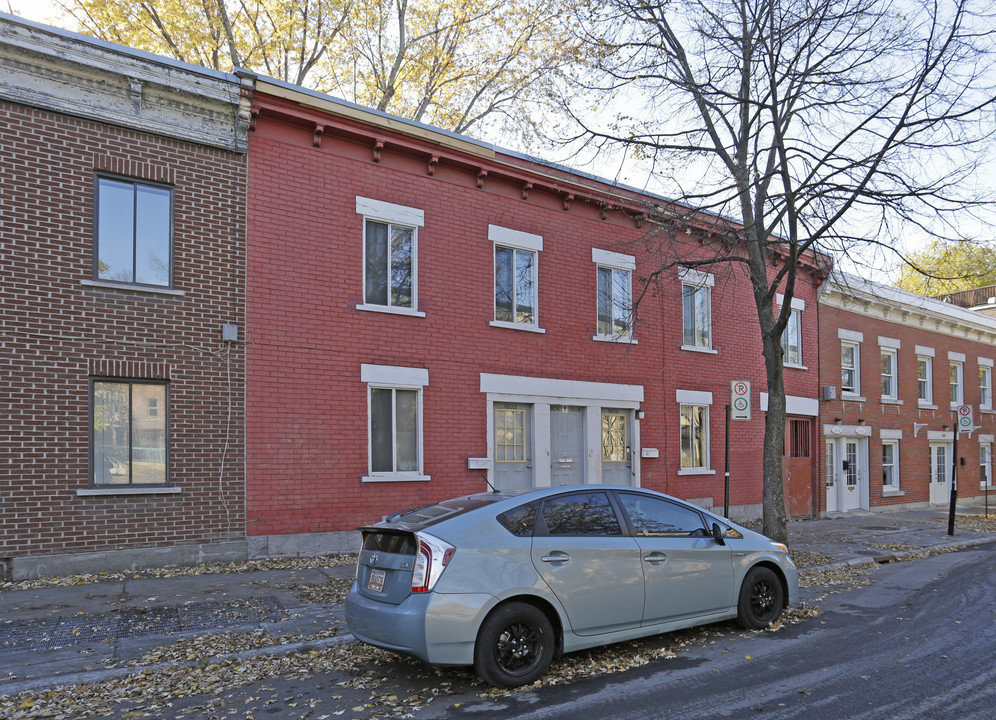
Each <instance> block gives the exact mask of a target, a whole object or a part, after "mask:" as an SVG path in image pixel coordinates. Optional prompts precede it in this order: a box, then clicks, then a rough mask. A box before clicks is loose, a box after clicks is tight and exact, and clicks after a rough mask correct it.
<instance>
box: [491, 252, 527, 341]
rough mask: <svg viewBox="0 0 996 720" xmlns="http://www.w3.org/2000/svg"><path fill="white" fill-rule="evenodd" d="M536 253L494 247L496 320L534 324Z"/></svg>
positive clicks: (518, 323) (517, 323)
mask: <svg viewBox="0 0 996 720" xmlns="http://www.w3.org/2000/svg"><path fill="white" fill-rule="evenodd" d="M535 278H536V253H534V252H532V251H530V250H518V249H516V248H510V247H502V246H501V245H495V320H496V321H497V322H505V323H513V324H516V325H535V324H536V280H535Z"/></svg>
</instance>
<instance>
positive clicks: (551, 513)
mask: <svg viewBox="0 0 996 720" xmlns="http://www.w3.org/2000/svg"><path fill="white" fill-rule="evenodd" d="M541 517H542V519H543V522H544V524H545V526H546V533H547V534H548V535H573V536H581V537H604V536H607V535H622V530H621V528H620V526H619V520H618V518H617V517H616V513H615V510H613V509H612V505H611V504H610V503H609V498H608V497H607V496H606V495H605V493H602V492H591V493H579V494H577V495H567V496H565V497H556V498H551V499H549V500H547V501H546V502H544V503H543V510H542V512H541Z"/></svg>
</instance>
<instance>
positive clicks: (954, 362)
mask: <svg viewBox="0 0 996 720" xmlns="http://www.w3.org/2000/svg"><path fill="white" fill-rule="evenodd" d="M952 355H954V356H955V357H951V356H952ZM959 355H960V356H961V358H962V359H961V360H959V359H958V357H957V356H959ZM964 358H965V356H964V355H963V354H962V353H950V352H949V353H948V391H949V392H950V389H951V369H952V368H954V367H955V366H957V367H958V382H957V383H956V385H957V387H958V395H959V397H958V398H957V399H955V398H954V397H952V398H950V401H951V409H952V410H954V409H956V408H957V407H958V406H959V405H964V404H965V360H964Z"/></svg>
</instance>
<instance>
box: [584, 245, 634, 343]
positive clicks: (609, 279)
mask: <svg viewBox="0 0 996 720" xmlns="http://www.w3.org/2000/svg"><path fill="white" fill-rule="evenodd" d="M591 259H592V261H593V262H595V263H596V264H597V267H596V278H597V286H598V330H597V334H596V335H595V338H594V339H595V340H630V339H632V337H633V269H634V268H635V267H636V259H635V258H634V257H633V256H632V255H623V254H621V253H614V252H609V251H607V250H597V249H592V251H591Z"/></svg>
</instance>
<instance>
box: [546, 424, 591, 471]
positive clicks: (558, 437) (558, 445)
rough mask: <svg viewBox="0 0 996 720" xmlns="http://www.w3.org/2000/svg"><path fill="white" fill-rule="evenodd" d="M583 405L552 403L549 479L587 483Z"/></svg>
mask: <svg viewBox="0 0 996 720" xmlns="http://www.w3.org/2000/svg"><path fill="white" fill-rule="evenodd" d="M586 465H587V463H586V462H585V451H584V408H583V407H577V406H574V405H551V406H550V482H551V484H552V485H553V486H554V487H556V486H559V485H575V484H580V483H584V482H585V467H586Z"/></svg>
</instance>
